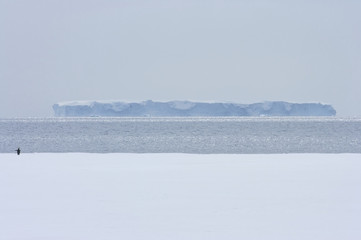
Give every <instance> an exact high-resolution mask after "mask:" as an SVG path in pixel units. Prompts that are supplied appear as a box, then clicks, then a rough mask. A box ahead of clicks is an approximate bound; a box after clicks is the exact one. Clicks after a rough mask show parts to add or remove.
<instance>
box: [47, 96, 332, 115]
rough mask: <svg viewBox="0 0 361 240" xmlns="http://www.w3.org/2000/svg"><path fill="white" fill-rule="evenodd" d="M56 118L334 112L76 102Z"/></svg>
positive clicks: (324, 111)
mask: <svg viewBox="0 0 361 240" xmlns="http://www.w3.org/2000/svg"><path fill="white" fill-rule="evenodd" d="M53 109H54V113H55V116H57V117H91V116H115V117H143V116H154V117H167V116H169V117H171V116H177V117H187V116H333V115H336V111H335V109H334V108H333V107H332V106H331V105H326V104H321V103H289V102H281V101H276V102H263V103H253V104H237V103H204V102H190V101H170V102H154V101H150V100H149V101H144V102H138V103H136V102H134V103H127V102H120V101H74V102H63V103H57V104H54V105H53Z"/></svg>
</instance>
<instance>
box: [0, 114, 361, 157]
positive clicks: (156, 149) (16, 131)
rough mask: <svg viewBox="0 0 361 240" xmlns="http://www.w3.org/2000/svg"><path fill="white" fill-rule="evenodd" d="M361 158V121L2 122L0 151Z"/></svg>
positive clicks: (176, 119) (145, 119) (146, 119)
mask: <svg viewBox="0 0 361 240" xmlns="http://www.w3.org/2000/svg"><path fill="white" fill-rule="evenodd" d="M18 147H20V148H21V150H22V152H90V153H92V152H96V153H114V152H124V153H205V154H208V153H209V154H210V153H361V118H338V117H199V118H196V117H184V118H179V117H168V118H154V117H141V118H124V117H122V118H114V117H105V118H103V117H94V118H14V119H0V152H2V153H8V152H14V153H15V149H17V148H18Z"/></svg>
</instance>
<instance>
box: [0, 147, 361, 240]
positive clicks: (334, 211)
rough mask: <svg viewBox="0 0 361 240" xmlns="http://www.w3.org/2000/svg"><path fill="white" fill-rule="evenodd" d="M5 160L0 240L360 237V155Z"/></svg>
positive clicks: (0, 169) (0, 179) (0, 174)
mask: <svg viewBox="0 0 361 240" xmlns="http://www.w3.org/2000/svg"><path fill="white" fill-rule="evenodd" d="M0 159H1V161H0V183H1V192H0V194H1V195H0V213H1V214H0V226H1V230H0V239H21V240H30V239H32V240H33V239H37V240H48V239H52V240H54V239H55V240H56V239H58V240H60V239H67V240H72V239H74V240H78V239H87V240H92V239H94V240H98V239H107V240H113V239H114V240H118V239H127V240H132V239H137V240H138V239H157V240H163V239H164V240H169V239H172V240H177V239H182V240H183V239H187V240H192V239H194V240H201V239H207V240H212V239H219V240H233V239H234V240H239V239H250V240H256V239H257V240H258V239H259V240H264V239H267V240H272V239H274V240H289V239H292V240H298V239H299V240H305V239H307V240H320V239H327V240H333V239H335V240H339V239H347V240H359V239H361V228H360V222H361V207H360V202H361V191H360V185H361V174H360V172H361V161H360V159H361V155H360V154H329V155H327V154H282V155H192V154H79V153H68V154H54V153H52V154H49V153H48V154H21V155H20V156H17V155H16V154H15V153H14V154H0Z"/></svg>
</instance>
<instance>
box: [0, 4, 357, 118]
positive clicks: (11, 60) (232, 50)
mask: <svg viewBox="0 0 361 240" xmlns="http://www.w3.org/2000/svg"><path fill="white" fill-rule="evenodd" d="M360 12H361V1H359V0H355V1H352V0H339V1H332V0H309V1H308V0H295V1H280V0H278V1H277V0H272V1H271V0H269V1H266V0H264V1H257V0H256V1H254V0H243V1H242V0H215V1H200V0H179V1H171V0H164V1H162V0H155V1H145V0H144V1H141V0H135V1H130V0H98V1H96V0H0V83H1V85H0V117H20V116H35V117H37V116H53V112H52V108H51V106H52V104H54V103H56V102H60V101H68V100H109V99H116V100H125V101H142V100H148V99H151V100H160V101H167V100H195V101H208V100H209V101H227V102H240V103H252V102H259V101H265V100H270V101H271V100H282V101H290V102H323V103H329V104H332V105H333V106H334V107H335V108H336V110H337V111H338V115H339V116H353V115H357V116H361V108H360V107H359V106H358V105H359V103H361V94H360V90H361V27H360V23H361V14H360Z"/></svg>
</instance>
